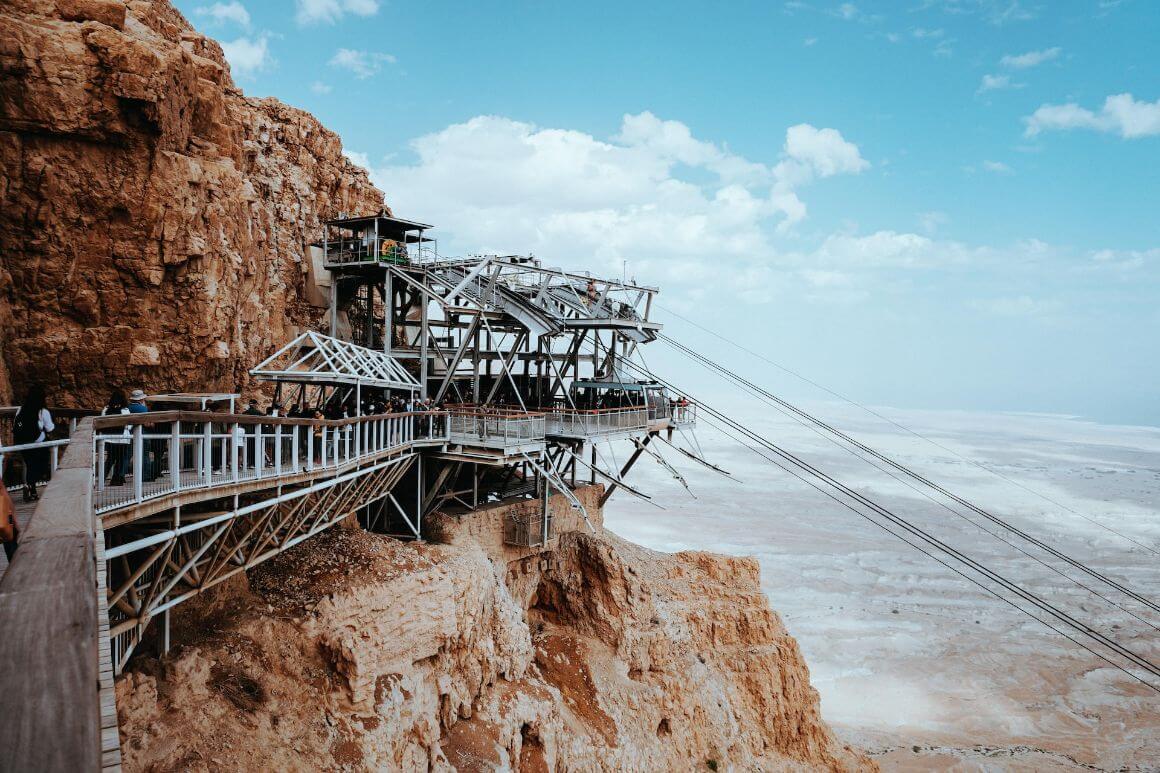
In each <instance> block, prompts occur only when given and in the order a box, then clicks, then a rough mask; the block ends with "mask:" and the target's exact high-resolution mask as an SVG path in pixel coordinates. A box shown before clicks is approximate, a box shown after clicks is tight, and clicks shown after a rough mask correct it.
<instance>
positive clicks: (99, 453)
mask: <svg viewBox="0 0 1160 773" xmlns="http://www.w3.org/2000/svg"><path fill="white" fill-rule="evenodd" d="M93 450H94V451H95V452H96V457H97V491H104V490H105V454H107V453H108V452H109V449H108V446H106V445H105V442H104V439H103V438H102V437H101V436H100V435H98V434H97V433H95V432H94V433H93ZM3 480H4V456H3V454H0V481H3Z"/></svg>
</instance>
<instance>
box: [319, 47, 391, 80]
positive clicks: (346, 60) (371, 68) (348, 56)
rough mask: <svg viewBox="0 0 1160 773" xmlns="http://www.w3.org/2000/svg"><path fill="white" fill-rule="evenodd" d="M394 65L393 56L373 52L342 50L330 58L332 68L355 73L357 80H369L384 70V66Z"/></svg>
mask: <svg viewBox="0 0 1160 773" xmlns="http://www.w3.org/2000/svg"><path fill="white" fill-rule="evenodd" d="M384 63H387V64H394V63H395V57H394V56H392V55H391V54H380V53H375V52H373V51H356V50H354V49H352V48H340V49H338V51H336V52H335V53H334V56H332V57H331V58H330V66H331V67H337V68H339V69H341V70H348V71H349V72H352V73H354V76H355V77H356V78H369V77H371V76H372V75H374V74H376V73H377V72H378V71H379V70H381V69H382V68H383V64H384Z"/></svg>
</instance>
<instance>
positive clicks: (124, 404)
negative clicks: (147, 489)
mask: <svg viewBox="0 0 1160 773" xmlns="http://www.w3.org/2000/svg"><path fill="white" fill-rule="evenodd" d="M101 415H102V416H128V415H129V401H128V400H126V399H125V393H124V392H122V391H121V390H120V389H115V390H113V393H112V394H111V395H109V402H108V404H107V405H106V406H105V407H104V408H103V409H102V410H101ZM101 434H102V435H106V436H107V437H106V438H105V469H104V476H105V477H106V478H108V479H109V485H110V486H124V485H125V473H126V472H127V471H128V470H127V469H126V467H127V465H128V462H129V443H131V442H132V439H133V438H132V435H133V430H132V428H130V427H129V425H128V424H126V425H125V426H124V427H110V428H109V429H106V430H103V431H102V432H101Z"/></svg>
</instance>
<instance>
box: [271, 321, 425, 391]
mask: <svg viewBox="0 0 1160 773" xmlns="http://www.w3.org/2000/svg"><path fill="white" fill-rule="evenodd" d="M250 375H251V376H254V377H256V378H260V379H263V380H264V381H281V382H284V383H291V384H320V385H330V384H362V385H364V386H371V387H382V388H384V389H402V390H407V391H411V392H414V391H416V390H418V389H419V382H418V381H416V380H415V377H414V376H412V375H411V374H410V373H408V372H407V370H406V368H404V367H403V366H402V365H400V364H399V362H398V360H396V359H394V358H393V357H388V356H387V355H386V354H384V353H383V352H380V351H376V350H375V349H368V348H366V347H365V346H358V345H356V344H352V343H350V342H349V341H341V340H339V339H337V338H331V337H330V336H327V335H323V334H321V333H316V332H314V331H313V330H308V331H306V332H305V333H303V334H302V335H300V336H298V337H297V338H295V339H294V340H293V341H291V342H290V343H288V344H286V345H285V346H283V347H282V348H281V349H279V350H278V351H277V352H275V353H274V354H272V355H270V356H269V357H267V358H266V359H265V360H263V361H262V363H261V364H259V365H258V366H257V367H256V368H254V369H253V370H251V371H250Z"/></svg>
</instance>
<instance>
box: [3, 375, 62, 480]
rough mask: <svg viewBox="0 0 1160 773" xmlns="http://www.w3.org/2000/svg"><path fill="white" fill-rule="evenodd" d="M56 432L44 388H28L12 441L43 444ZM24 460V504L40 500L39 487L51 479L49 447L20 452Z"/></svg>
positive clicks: (24, 443)
mask: <svg viewBox="0 0 1160 773" xmlns="http://www.w3.org/2000/svg"><path fill="white" fill-rule="evenodd" d="M54 429H56V425H55V424H53V423H52V414H50V413H49V412H48V408H46V407H45V404H44V388H43V387H41V386H40V385H39V384H34V385H32V386H31V387H29V388H28V396H27V397H26V398H25V400H24V404H23V405H21V406H20V410H18V411H17V412H16V420H15V423H14V426H13V430H12V439H13V440H14V441H16V445H27V444H29V443H43V442H44V441H45V440H47V439H48V436H49V435H50V434H52V431H53V430H54ZM20 457H21V459H23V460H24V501H25V502H33V501H36V500H37V499H40V495H39V494H37V493H36V485H37V484H38V483H40V482H42V481H46V480H48V479H49V477H50V475H51V471H50V470H49V469H48V468H49V450H48V449H47V448H29V449H26V450H24V451H21V452H20Z"/></svg>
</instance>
